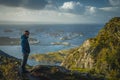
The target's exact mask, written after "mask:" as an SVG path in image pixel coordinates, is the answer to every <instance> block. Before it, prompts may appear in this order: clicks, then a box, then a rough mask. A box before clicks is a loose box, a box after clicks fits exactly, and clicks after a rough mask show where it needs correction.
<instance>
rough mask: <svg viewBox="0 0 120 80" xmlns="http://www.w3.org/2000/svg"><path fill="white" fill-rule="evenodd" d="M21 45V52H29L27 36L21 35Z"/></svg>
mask: <svg viewBox="0 0 120 80" xmlns="http://www.w3.org/2000/svg"><path fill="white" fill-rule="evenodd" d="M21 46H22V52H23V53H24V54H25V53H30V46H29V42H28V37H27V36H26V35H22V36H21Z"/></svg>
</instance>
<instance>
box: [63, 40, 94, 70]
mask: <svg viewBox="0 0 120 80" xmlns="http://www.w3.org/2000/svg"><path fill="white" fill-rule="evenodd" d="M90 47H91V45H90V40H87V41H85V42H84V43H83V45H82V46H81V47H80V48H76V49H75V50H74V52H73V53H70V54H68V56H66V59H65V60H64V61H63V63H62V64H61V65H62V66H65V67H66V68H76V67H77V68H78V67H79V68H90V69H91V68H92V67H93V66H94V59H93V58H92V56H91V52H92V51H91V50H90Z"/></svg>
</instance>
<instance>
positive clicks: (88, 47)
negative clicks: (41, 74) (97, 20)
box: [61, 17, 120, 80]
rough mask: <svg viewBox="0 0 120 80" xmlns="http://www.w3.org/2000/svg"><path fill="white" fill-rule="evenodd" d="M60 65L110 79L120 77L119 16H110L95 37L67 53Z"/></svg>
mask: <svg viewBox="0 0 120 80" xmlns="http://www.w3.org/2000/svg"><path fill="white" fill-rule="evenodd" d="M61 65H62V66H65V67H66V68H69V69H76V68H77V69H78V68H79V69H84V70H88V71H91V72H95V73H99V74H103V75H105V76H106V77H107V78H108V79H110V80H118V79H120V76H119V75H120V17H115V18H112V19H111V20H110V21H109V22H108V23H106V25H105V26H104V28H103V29H101V31H100V32H99V33H98V35H97V36H96V37H95V38H91V39H88V40H86V41H85V42H84V43H83V44H82V45H81V46H80V47H79V48H78V49H75V50H74V51H73V52H72V53H69V54H68V55H67V56H66V59H65V60H64V61H63V62H62V64H61Z"/></svg>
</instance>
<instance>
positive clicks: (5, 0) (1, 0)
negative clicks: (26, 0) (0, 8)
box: [0, 0, 22, 7]
mask: <svg viewBox="0 0 120 80" xmlns="http://www.w3.org/2000/svg"><path fill="white" fill-rule="evenodd" d="M21 3H22V0H0V4H1V5H6V6H15V7H17V6H20V4H21Z"/></svg>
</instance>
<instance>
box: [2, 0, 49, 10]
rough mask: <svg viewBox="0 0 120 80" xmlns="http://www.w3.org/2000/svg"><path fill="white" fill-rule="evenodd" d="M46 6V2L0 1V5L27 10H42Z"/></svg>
mask: <svg viewBox="0 0 120 80" xmlns="http://www.w3.org/2000/svg"><path fill="white" fill-rule="evenodd" d="M48 4H49V3H48V1H46V0H0V5H5V6H11V7H24V8H29V9H43V8H45V6H46V5H48Z"/></svg>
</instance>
